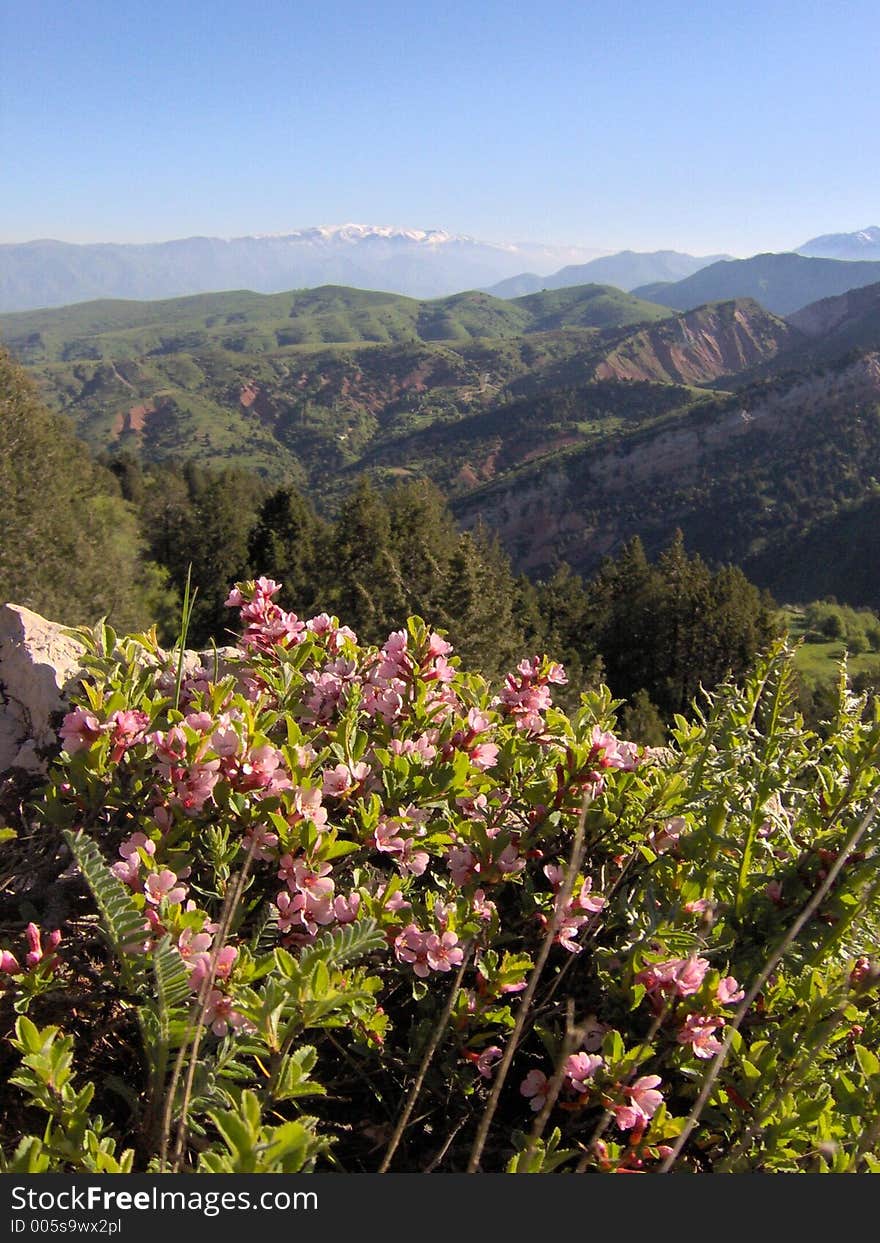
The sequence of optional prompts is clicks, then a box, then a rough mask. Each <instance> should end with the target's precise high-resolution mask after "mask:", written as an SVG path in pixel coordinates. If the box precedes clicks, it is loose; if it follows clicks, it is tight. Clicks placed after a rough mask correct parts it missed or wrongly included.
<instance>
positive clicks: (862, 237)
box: [795, 225, 880, 259]
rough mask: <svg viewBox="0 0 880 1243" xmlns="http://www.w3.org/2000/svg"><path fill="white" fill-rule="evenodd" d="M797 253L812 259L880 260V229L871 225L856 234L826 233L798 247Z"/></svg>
mask: <svg viewBox="0 0 880 1243" xmlns="http://www.w3.org/2000/svg"><path fill="white" fill-rule="evenodd" d="M795 253H796V254H798V255H807V256H808V257H809V258H811V259H880V228H878V227H877V225H871V226H870V228H867V229H859V230H858V231H857V232H855V233H824V234H823V235H822V236H821V237H814V238H811V239H810V241H809V242H804V244H803V246H798V248H797V250H796V252H795Z"/></svg>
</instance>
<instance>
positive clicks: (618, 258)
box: [488, 250, 730, 298]
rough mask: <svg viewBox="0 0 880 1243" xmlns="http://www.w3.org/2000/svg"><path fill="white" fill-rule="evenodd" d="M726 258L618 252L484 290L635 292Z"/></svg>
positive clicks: (504, 293) (504, 294)
mask: <svg viewBox="0 0 880 1243" xmlns="http://www.w3.org/2000/svg"><path fill="white" fill-rule="evenodd" d="M729 258H730V256H729V255H705V256H704V257H703V258H701V259H699V258H697V257H696V256H694V255H683V254H681V253H680V252H679V251H677V250H654V251H646V252H642V251H636V250H622V251H620V253H619V254H616V255H603V256H601V257H600V258H598V259H591V260H590V261H589V262H588V263H579V264H569V265H568V266H567V267H564V268H562V269H561V270H560V271H559V272H554V273H553V274H552V275H551V276H536V275H535V273H534V272H521V273H520V274H519V276H511V277H509V278H508V279H507V280H503V281H499V282H498V284H497V285H493V286H492V287H491V289H489V290H488V292H489V293H491V294H494V295H495V297H496V298H519V297H521V296H522V295H523V294H527V293H538V292H540V290H542V289H565V288H567V287H568V286H571V285H588V284H591V283H592V282H596V283H598V284H600V285H616V286H617V288H618V289H623V290H626V291H627V292H628V291H629V290H631V289H635V288H636V286H637V285H647V284H648V283H649V282H656V281H680V280H682V279H683V278H684V277H686V276H691V275H692V274H693V273H694V272H698V271H699V270H700V268H705V267H707V266H708V264H710V263H716V262H717V261H718V260H719V259H729Z"/></svg>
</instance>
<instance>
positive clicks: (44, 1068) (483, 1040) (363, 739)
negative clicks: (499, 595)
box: [0, 579, 880, 1172]
mask: <svg viewBox="0 0 880 1243" xmlns="http://www.w3.org/2000/svg"><path fill="white" fill-rule="evenodd" d="M277 590H278V585H277V584H275V583H273V582H272V581H271V580H267V579H258V580H257V581H256V582H251V583H246V584H240V585H239V586H238V587H236V589H235V590H234V591H233V592H232V593H231V595H230V596H229V599H228V601H227V604H228V605H229V606H230V608H237V609H238V610H239V612H240V616H241V621H242V627H243V630H242V637H241V640H240V642H239V645H238V648H237V649H236V651H235V653H234V654H230V653H229V652H228V651H224V653H223V654H222V660H221V657H220V654H218V657H217V659H216V660H215V662H214V667H213V668H201V669H198V670H196V671H195V672H194V673H190V674H188V675H187V676H185V677H184V676H183V666H182V662H181V663H179V662H178V658H177V654H176V653H168V652H164V651H162V650H161V649H160V648H159V646H158V643H157V640H156V636H155V633H154V632H151V633H149V634H146V635H137V636H131V637H128V638H118V637H117V636H116V635H115V634H114V633H113V632H112V631H111V630H110V629H109V628H107V627H100V628H98V630H96V631H95V632H94V633H91V632H83V634H82V637H83V638H84V641H86V642H87V643H88V645H89V651H90V655H89V659H88V672H89V677H88V678H87V680H85V681H84V683H83V686H82V698H81V701H80V702H79V703H78V704H77V705H76V706H75V707H74V708H73V709H72V710H71V711H70V712H69V713H68V714H67V716H66V717H65V718H64V721H63V723H62V724H61V729H60V740H61V743H62V745H63V751H62V752H61V755H60V758H59V760H58V762H57V764H56V765H55V768H54V770H53V773H52V776H51V781H50V783H49V786H48V787H47V789H46V790H45V792H44V795H43V797H42V799H41V804H40V806H41V813H42V815H43V818H44V821H45V826H46V827H45V831H46V832H50V831H60V832H61V834H62V835H63V840H64V842H65V843H66V847H67V849H68V850H69V852H70V856H71V863H72V865H73V867H74V868H75V869H78V872H79V874H81V876H82V877H83V878H84V880H85V882H86V884H87V886H88V893H89V894H90V898H89V902H88V903H85V901H84V903H83V905H82V906H81V908H80V909H79V911H78V912H77V913H75V914H74V915H72V916H71V918H70V919H69V920H68V921H67V925H66V926H65V927H64V928H63V929H60V930H59V929H42V930H41V929H39V928H38V927H36V926H35V925H34V924H31V925H29V927H28V929H27V933H26V938H25V941H26V946H27V948H25V942H22V943H18V942H15V941H10V943H9V944H7V945H5V946H3V947H2V956H0V979H2V981H3V982H4V988H3V992H2V996H3V999H4V1002H5V1004H6V1005H7V1006H8V1007H9V1009H11V1010H14V1011H15V1012H17V1014H18V1016H19V1017H18V1019H17V1022H16V1025H15V1033H14V1035H13V1036H12V1037H11V1043H12V1046H13V1047H14V1049H15V1050H16V1052H17V1054H18V1055H20V1065H19V1069H18V1071H17V1072H16V1073H15V1074H14V1075H13V1077H12V1080H11V1082H12V1083H13V1084H14V1085H16V1086H17V1088H18V1089H20V1090H21V1092H22V1094H23V1095H22V1102H23V1105H22V1108H23V1110H24V1113H23V1115H22V1116H23V1117H24V1118H26V1119H33V1118H34V1116H35V1111H42V1112H43V1114H45V1115H48V1121H46V1120H44V1122H43V1124H42V1125H39V1126H38V1127H35V1128H34V1130H33V1133H28V1134H25V1135H24V1138H21V1137H20V1136H18V1137H12V1136H7V1140H8V1142H7V1143H6V1156H5V1158H4V1162H5V1164H4V1168H6V1169H9V1170H13V1169H15V1170H26V1169H30V1170H46V1169H85V1170H101V1171H106V1172H124V1171H127V1170H129V1169H154V1170H155V1169H160V1170H164V1169H173V1170H198V1171H202V1172H216V1171H257V1172H282V1171H283V1172H289V1171H296V1170H310V1169H313V1168H315V1167H316V1166H318V1167H320V1166H322V1165H323V1164H326V1163H335V1164H336V1165H337V1167H339V1168H344V1169H348V1170H371V1169H377V1168H393V1169H408V1170H422V1169H445V1170H463V1169H466V1168H471V1169H484V1170H504V1169H508V1170H510V1171H540V1170H544V1171H546V1170H551V1169H562V1170H575V1169H577V1170H590V1171H601V1172H632V1171H640V1170H647V1171H656V1170H661V1169H663V1170H665V1169H673V1170H691V1171H739V1170H765V1171H808V1170H809V1171H813V1170H820V1171H842V1170H875V1169H880V1156H878V1130H880V1128H878V1126H877V1124H876V1121H875V1119H876V1115H877V1096H878V1090H880V1061H878V1059H877V1057H876V1054H875V1052H874V1049H875V1048H876V1045H877V1038H878V1032H880V1028H878V1011H877V982H878V974H880V973H878V968H877V967H876V965H875V961H874V959H873V958H872V956H871V955H872V953H873V952H875V950H876V943H877V920H876V894H877V890H878V887H880V873H878V868H877V842H878V831H877V830H876V829H875V827H874V822H873V811H874V806H875V800H876V799H877V797H878V794H880V770H878V755H880V724H878V721H877V719H866V717H867V713H866V711H865V706H864V703H863V701H861V700H857V699H855V698H853V697H852V696H850V695H848V693H847V692H846V691H845V689H843V690H842V691H841V703H840V708H839V713H838V716H837V719H836V721H835V722H834V724H833V727H832V728H831V729H830V731H829V735H828V737H827V738H825V739H824V740H823V739H820V738H819V737H818V736H814V735H812V734H810V733H809V732H807V731H805V730H804V728H803V724H802V722H801V721H800V719H799V718H798V717H797V716H796V715H795V714H794V712H793V710H792V707H791V698H792V696H791V673H790V665H789V658H788V655H787V653H786V652H785V651H783V650H781V649H776V650H774V651H773V652H771V653H770V654H769V655H768V656H767V658H766V659H765V660H764V661H763V662H762V663H761V665H760V667H759V668H758V669H757V670H756V671H755V673H754V674H753V675H752V676H751V677H750V678H749V679H748V680H747V681H746V682H745V684H744V685H742V686H733V685H728V686H725V687H723V688H722V689H721V691H719V692H718V693H717V694H716V695H715V697H714V698H713V699H712V700H711V701H710V702H708V704H707V705H706V706H705V707H704V710H703V712H702V713H701V714H698V716H697V719H696V720H695V721H694V722H690V723H689V722H687V721H686V720H684V719H683V718H677V721H676V728H675V731H674V741H673V745H672V746H670V747H669V748H668V749H662V750H651V749H649V748H644V747H639V746H636V745H634V744H632V743H630V742H627V741H625V740H622V739H620V738H619V737H617V735H616V734H615V732H614V728H615V726H614V712H615V709H616V708H617V706H618V704H617V703H616V702H615V701H613V700H612V698H611V697H610V695H609V693H608V692H607V691H606V690H602V691H600V692H597V693H589V694H586V695H584V696H583V697H582V702H581V706H580V708H579V710H578V711H576V712H575V713H574V714H573V715H572V716H571V717H568V716H566V715H565V714H563V713H562V712H560V711H558V710H557V709H556V708H555V707H554V706H553V694H554V688H556V687H559V686H562V685H564V684H565V680H566V678H565V673H564V671H563V669H562V668H561V667H560V666H559V665H558V664H557V663H555V662H554V661H552V660H551V659H549V658H547V657H546V656H541V657H537V656H536V657H531V658H528V659H524V660H522V661H521V662H520V664H519V665H518V666H517V668H516V669H515V670H514V671H512V672H511V673H510V674H508V676H507V677H506V678H505V680H504V683H503V685H502V686H501V687H500V689H498V690H497V692H495V691H493V689H492V688H491V687H490V686H488V685H487V683H486V682H485V681H484V680H483V679H482V678H481V677H479V676H477V675H474V674H467V673H465V672H463V671H462V670H460V669H459V667H458V663H457V659H456V657H455V656H454V654H453V653H452V650H451V648H450V645H449V643H448V642H446V640H445V639H444V638H443V636H442V635H440V634H438V633H435V632H433V631H431V630H430V629H429V628H428V627H427V626H426V625H425V624H424V623H423V622H422V621H421V620H420V619H418V618H411V619H410V620H409V622H408V623H407V626H406V628H405V629H402V630H399V631H396V632H394V633H393V634H391V635H390V636H389V637H388V639H387V641H386V642H385V643H384V645H383V646H382V647H381V648H379V649H376V648H371V647H364V646H360V645H359V644H358V641H357V638H356V636H355V635H354V634H353V633H352V631H351V630H349V629H348V628H347V627H345V626H343V625H340V624H339V621H338V619H336V618H333V617H329V616H327V615H326V614H322V615H320V616H317V617H314V618H312V619H310V620H308V621H302V620H301V619H299V618H298V617H297V616H296V615H295V614H293V613H288V612H285V611H283V610H282V609H281V608H280V607H279V606H278V605H277V604H276V603H275V602H274V597H275V595H276V593H277ZM95 911H97V913H98V915H99V916H100V926H101V930H102V932H101V940H100V941H98V940H96V937H95V914H94V912H95ZM84 991H85V993H86V994H87V995H91V996H93V997H94V1003H93V1004H91V1005H89V1004H88V1003H84V1002H82V1001H80V1002H79V1003H78V1004H79V1005H80V1006H81V1007H82V1009H81V1010H80V1012H78V1016H77V1022H76V1023H75V1024H74V1025H73V1026H72V1027H71V1030H70V1033H69V1034H65V1033H64V1032H63V1031H62V1028H61V1026H60V1025H59V1024H58V1023H46V1022H45V1018H46V1017H56V1016H57V1015H59V1014H61V1015H63V1014H64V1013H65V998H69V997H71V996H74V995H76V996H78V997H82V995H83V993H84ZM99 1001H100V1007H99V1005H98V1002H99ZM96 1048H97V1049H99V1050H100V1055H101V1056H102V1057H103V1058H104V1059H105V1063H106V1064H105V1065H103V1066H100V1067H99V1066H98V1065H96V1063H95V1056H96V1054H95V1053H94V1049H96ZM81 1061H85V1062H88V1063H90V1065H91V1070H90V1073H91V1075H92V1077H93V1078H94V1079H95V1080H96V1081H97V1082H96V1084H95V1085H93V1084H92V1083H91V1082H90V1081H87V1082H85V1083H84V1084H83V1086H82V1087H80V1088H76V1087H74V1069H73V1068H74V1065H75V1064H77V1065H78V1064H79V1062H81ZM76 1075H77V1081H79V1075H80V1072H79V1071H77V1072H76ZM306 1098H308V1110H307V1111H306V1110H304V1109H303V1107H302V1102H303V1101H304V1100H305V1099H306ZM123 1103H124V1104H123ZM414 1112H415V1114H416V1117H417V1121H416V1122H412V1121H411V1119H412V1117H413V1113H414Z"/></svg>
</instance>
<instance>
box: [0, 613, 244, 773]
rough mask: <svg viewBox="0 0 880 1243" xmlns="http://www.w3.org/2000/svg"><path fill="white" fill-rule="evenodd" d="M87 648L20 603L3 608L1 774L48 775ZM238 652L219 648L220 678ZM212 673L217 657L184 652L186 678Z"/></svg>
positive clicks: (0, 633) (0, 631) (0, 642)
mask: <svg viewBox="0 0 880 1243" xmlns="http://www.w3.org/2000/svg"><path fill="white" fill-rule="evenodd" d="M83 654H84V653H83V647H82V644H81V643H79V642H78V641H77V640H76V639H74V638H72V637H71V636H70V635H68V634H67V633H65V627H64V626H61V625H59V624H58V623H57V622H52V621H47V620H46V618H45V617H41V616H40V615H39V614H38V613H33V612H31V610H30V609H26V608H23V607H22V606H21V605H19V604H4V605H0V775H2V774H4V773H6V772H8V771H10V770H11V769H25V770H27V771H30V772H34V773H40V772H45V770H46V765H47V760H48V758H49V757H50V756H52V755H53V754H55V753H56V752H57V750H58V745H59V744H58V726H59V724H60V720H61V715H62V714H63V713H64V712H66V711H67V710H68V707H69V703H70V696H71V694H72V693H73V691H74V690H75V688H76V686H77V684H78V683H79V681H80V680H81V678H82V676H83V673H84V669H83ZM234 655H235V649H234V648H226V647H224V648H219V649H218V650H217V658H218V661H219V673H220V676H221V677H222V676H225V675H226V674H228V673H229V672H231V670H232V659H233V657H234ZM199 668H204V669H207V670H209V671H211V672H213V668H214V652H213V651H210V652H197V651H189V650H188V651H186V652H185V653H184V675H185V676H189V675H192V674H194V673H195V672H196V671H197V670H198V669H199Z"/></svg>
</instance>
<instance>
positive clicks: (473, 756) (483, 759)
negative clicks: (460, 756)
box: [468, 742, 499, 772]
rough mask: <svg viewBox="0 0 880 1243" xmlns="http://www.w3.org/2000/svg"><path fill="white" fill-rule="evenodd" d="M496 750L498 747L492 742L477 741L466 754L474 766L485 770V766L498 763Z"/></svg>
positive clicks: (489, 766) (488, 766) (482, 770)
mask: <svg viewBox="0 0 880 1243" xmlns="http://www.w3.org/2000/svg"><path fill="white" fill-rule="evenodd" d="M498 751H499V748H498V747H497V746H496V745H495V743H494V742H478V743H477V745H476V746H475V747H471V749H470V751H468V755H469V757H470V761H471V763H472V764H473V765H474V767H475V768H479V769H480V771H481V772H485V771H486V769H487V768H492V767H493V766H494V765H495V764H497V763H498Z"/></svg>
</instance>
